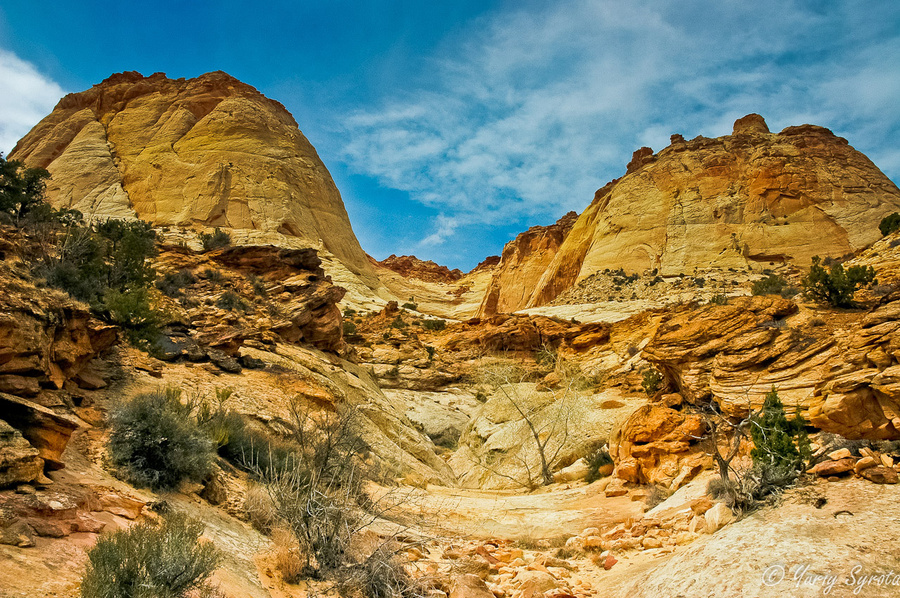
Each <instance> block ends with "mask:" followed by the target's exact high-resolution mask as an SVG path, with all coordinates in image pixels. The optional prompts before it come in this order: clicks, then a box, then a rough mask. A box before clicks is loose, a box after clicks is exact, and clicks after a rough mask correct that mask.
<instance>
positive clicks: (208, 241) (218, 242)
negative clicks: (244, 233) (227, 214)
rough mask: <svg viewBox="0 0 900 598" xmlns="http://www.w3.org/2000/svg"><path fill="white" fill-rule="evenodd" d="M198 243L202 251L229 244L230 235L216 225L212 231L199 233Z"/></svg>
mask: <svg viewBox="0 0 900 598" xmlns="http://www.w3.org/2000/svg"><path fill="white" fill-rule="evenodd" d="M200 243H201V244H202V245H203V251H212V250H213V249H221V248H222V247H228V246H229V245H231V235H229V234H228V233H226V232H225V231H223V230H222V229H220V228H219V227H216V228H215V230H213V232H212V233H200Z"/></svg>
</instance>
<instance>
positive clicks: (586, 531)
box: [578, 527, 600, 538]
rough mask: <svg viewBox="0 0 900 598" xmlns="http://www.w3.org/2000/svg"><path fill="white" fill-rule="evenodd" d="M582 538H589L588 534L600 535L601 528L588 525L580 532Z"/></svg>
mask: <svg viewBox="0 0 900 598" xmlns="http://www.w3.org/2000/svg"><path fill="white" fill-rule="evenodd" d="M578 535H579V536H581V537H582V538H587V537H588V536H599V535H600V528H597V527H587V528H585V529H584V530H582V532H581V533H580V534H578Z"/></svg>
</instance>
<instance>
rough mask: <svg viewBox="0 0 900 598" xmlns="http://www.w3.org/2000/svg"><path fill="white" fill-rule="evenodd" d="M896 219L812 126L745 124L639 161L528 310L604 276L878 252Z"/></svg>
mask: <svg viewBox="0 0 900 598" xmlns="http://www.w3.org/2000/svg"><path fill="white" fill-rule="evenodd" d="M898 209H900V189H898V188H897V186H896V185H895V184H894V183H893V182H891V181H890V180H889V179H888V178H887V177H886V176H885V175H884V174H883V173H882V172H881V171H880V170H879V169H878V168H877V167H876V166H875V165H874V164H873V163H872V162H871V161H870V160H869V159H868V158H866V157H865V156H864V155H863V154H861V153H859V152H858V151H856V150H855V149H853V148H852V147H851V146H850V145H848V143H847V141H846V140H845V139H843V138H841V137H837V136H835V135H834V134H833V133H832V132H831V131H829V130H828V129H825V128H823V127H817V126H813V125H801V126H796V127H788V128H786V129H784V130H783V131H781V132H780V133H777V134H774V133H771V132H769V130H768V127H767V126H766V124H765V121H764V120H763V119H762V117H761V116H759V115H756V114H751V115H748V116H746V117H744V118H741V119H739V120H738V121H737V122H735V126H734V132H733V133H732V134H731V135H726V136H723V137H718V138H716V139H708V138H705V137H697V138H695V139H692V140H690V141H685V140H684V139H683V138H682V137H681V136H680V135H673V136H672V144H671V145H669V146H668V147H667V148H665V149H663V150H662V151H660V152H659V153H657V154H654V153H653V152H652V150H650V149H649V148H641V149H640V150H638V151H636V152H635V154H634V157H633V159H632V161H631V162H630V163H629V165H628V170H627V173H626V174H625V176H623V177H622V178H621V179H617V180H614V181H612V182H610V183H609V184H607V185H606V186H604V187H603V188H602V189H600V190H599V191H597V193H596V195H595V197H594V200H593V202H592V203H591V205H590V206H588V208H587V209H586V210H585V211H584V212H583V213H582V214H581V216H580V217H579V218H578V220H577V222H575V224H574V226H573V227H572V230H571V232H570V233H569V234H568V236H567V237H566V239H565V241H564V242H563V243H562V246H561V247H560V248H559V251H558V252H557V253H556V255H555V257H554V258H553V260H552V261H550V262H549V263H548V262H545V263H544V264H543V267H544V268H545V270H546V271H545V272H544V274H543V276H542V277H541V278H540V280H539V281H538V283H537V285H536V288H535V289H534V290H533V292H532V293H531V294H530V296H529V297H528V299H527V304H528V306H529V307H534V306H539V305H544V304H546V303H548V302H549V301H551V300H553V299H554V298H555V297H556V296H557V295H559V294H560V293H561V292H563V291H564V290H566V289H567V288H569V287H570V286H571V285H572V284H574V283H575V282H577V281H578V280H580V279H582V278H584V277H586V276H589V275H590V274H592V273H594V272H597V271H600V270H603V269H605V268H609V269H611V270H616V269H618V268H623V269H624V270H625V271H626V272H629V273H636V272H642V271H644V270H647V269H654V268H656V269H658V270H659V271H660V273H661V274H663V275H666V274H678V273H682V272H686V273H690V272H691V271H693V269H694V268H706V267H720V268H747V267H749V268H757V267H768V266H769V265H770V264H772V263H780V262H792V263H795V264H798V265H807V264H808V263H809V261H810V258H811V257H812V256H814V255H820V256H841V255H844V254H846V253H848V252H852V251H855V250H857V249H860V248H861V247H864V246H866V245H868V244H870V243H872V242H874V241H875V240H877V239H878V238H879V237H880V233H879V231H878V223H879V221H880V219H881V218H882V217H883V216H885V215H886V214H889V213H891V212H894V211H897V210H898ZM500 309H502V308H500Z"/></svg>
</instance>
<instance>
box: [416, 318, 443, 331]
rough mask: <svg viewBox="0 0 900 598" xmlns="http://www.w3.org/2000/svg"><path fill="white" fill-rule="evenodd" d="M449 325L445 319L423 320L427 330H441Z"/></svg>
mask: <svg viewBox="0 0 900 598" xmlns="http://www.w3.org/2000/svg"><path fill="white" fill-rule="evenodd" d="M446 327H447V322H446V321H444V320H422V328H424V329H425V330H431V331H432V332H439V331H441V330H443V329H444V328H446Z"/></svg>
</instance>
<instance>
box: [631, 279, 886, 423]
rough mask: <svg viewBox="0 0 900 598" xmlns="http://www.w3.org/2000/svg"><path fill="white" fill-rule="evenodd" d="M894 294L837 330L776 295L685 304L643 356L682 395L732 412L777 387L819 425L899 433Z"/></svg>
mask: <svg viewBox="0 0 900 598" xmlns="http://www.w3.org/2000/svg"><path fill="white" fill-rule="evenodd" d="M890 298H893V299H894V300H893V301H886V302H885V304H884V305H881V306H879V307H877V308H876V309H873V310H872V311H871V312H870V313H868V314H858V315H856V317H850V318H848V319H847V320H845V322H843V323H842V324H841V325H839V326H836V327H834V328H830V327H828V326H826V325H825V324H824V321H822V322H821V323H820V322H817V321H815V318H810V317H809V315H808V314H806V315H804V314H798V313H797V306H796V305H795V304H794V303H793V302H791V301H788V300H787V299H782V298H781V297H777V296H774V295H770V296H765V297H743V298H736V299H732V300H731V301H730V302H729V304H728V305H709V306H705V307H701V308H692V309H685V310H682V311H681V312H680V313H673V314H671V315H670V316H668V317H667V318H666V319H665V320H664V321H663V322H662V324H660V326H659V328H658V330H657V332H656V334H655V335H654V337H653V338H652V339H651V340H650V342H649V343H648V344H647V346H646V347H645V348H644V350H643V357H644V358H645V359H647V360H648V361H650V362H651V363H654V364H656V366H657V367H658V368H659V369H660V370H661V371H662V372H663V373H664V374H665V375H666V377H667V379H668V380H669V381H670V382H671V384H672V385H674V386H675V387H676V389H677V390H678V391H679V392H680V393H681V395H682V396H683V397H684V398H685V399H686V400H688V401H689V402H692V403H695V404H702V402H704V401H709V400H714V401H716V402H717V403H718V404H719V406H720V407H721V409H722V411H723V412H725V413H727V414H729V415H737V416H745V415H746V414H747V413H748V410H750V409H753V410H757V409H759V408H760V407H761V406H762V404H763V400H764V397H765V394H766V393H767V392H769V391H770V390H771V389H772V388H773V387H775V389H776V390H777V391H778V394H779V397H780V398H781V399H782V401H783V402H784V404H785V407H786V408H787V409H788V410H789V411H790V412H791V413H792V412H793V411H794V410H795V409H799V410H800V411H801V413H802V414H803V415H804V417H805V418H806V419H807V420H808V421H809V422H810V423H811V424H812V425H814V426H816V427H817V428H819V429H821V430H824V431H826V432H833V433H837V434H841V435H842V436H845V437H847V438H868V439H900V403H898V401H897V397H898V396H900V393H898V389H900V365H898V356H900V297H896V296H894V297H889V298H888V299H890ZM794 314H797V315H796V316H794ZM792 316H793V319H792Z"/></svg>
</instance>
